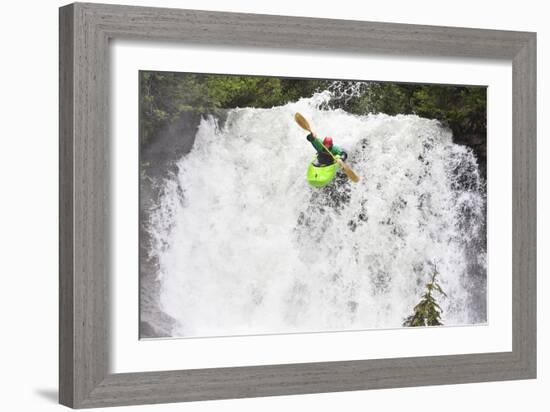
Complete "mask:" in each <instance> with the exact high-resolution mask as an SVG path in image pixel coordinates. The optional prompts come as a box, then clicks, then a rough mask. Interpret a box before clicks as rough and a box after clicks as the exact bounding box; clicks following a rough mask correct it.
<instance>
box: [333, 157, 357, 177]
mask: <svg viewBox="0 0 550 412" xmlns="http://www.w3.org/2000/svg"><path fill="white" fill-rule="evenodd" d="M338 164H339V165H340V167H341V168H342V170H343V171H344V173H345V174H346V176H347V177H349V179H350V180H351V181H352V182H354V183H357V182H358V181H359V176H357V174H356V173H355V172H354V171H353V169H352V168H351V167H349V166H348V165H347V164H345V163H344V161H343V160H342V159H338Z"/></svg>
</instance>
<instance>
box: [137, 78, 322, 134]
mask: <svg viewBox="0 0 550 412" xmlns="http://www.w3.org/2000/svg"><path fill="white" fill-rule="evenodd" d="M328 83H329V82H328V81H325V80H303V79H280V78H275V77H259V76H258V77H257V76H231V75H208V74H207V75H205V74H193V73H165V72H147V71H142V72H140V125H141V126H140V127H141V142H142V143H145V142H148V141H149V140H150V139H151V137H152V136H154V135H155V133H157V132H158V131H159V130H161V129H162V128H163V127H165V126H166V125H168V124H169V123H171V122H173V121H174V120H176V119H178V118H179V117H180V116H181V114H182V113H184V112H187V111H195V112H198V113H208V112H211V111H214V110H216V109H227V108H235V107H257V108H270V107H274V106H280V105H284V104H286V103H288V102H290V101H296V100H298V99H299V98H301V97H309V96H311V95H313V93H315V91H317V90H319V89H321V88H325V87H327V85H328Z"/></svg>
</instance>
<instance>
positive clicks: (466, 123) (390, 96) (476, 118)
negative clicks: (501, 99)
mask: <svg viewBox="0 0 550 412" xmlns="http://www.w3.org/2000/svg"><path fill="white" fill-rule="evenodd" d="M486 107H487V89H486V88H485V87H479V86H446V85H437V84H399V83H375V82H369V83H368V87H367V89H366V91H365V93H362V94H361V95H360V96H358V97H355V98H353V99H351V100H350V101H347V102H346V110H347V111H349V112H352V113H355V114H365V113H386V114H389V115H396V114H417V115H418V116H421V117H426V118H429V119H437V120H439V121H441V122H442V123H443V124H445V125H447V126H448V127H450V128H451V130H452V131H453V134H454V135H455V136H465V135H473V134H481V135H484V134H485V133H486V124H487V112H486Z"/></svg>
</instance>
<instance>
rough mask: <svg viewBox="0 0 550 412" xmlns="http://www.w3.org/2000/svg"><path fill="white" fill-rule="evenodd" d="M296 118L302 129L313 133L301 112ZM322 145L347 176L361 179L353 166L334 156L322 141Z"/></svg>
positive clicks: (355, 179) (351, 178)
mask: <svg viewBox="0 0 550 412" xmlns="http://www.w3.org/2000/svg"><path fill="white" fill-rule="evenodd" d="M294 120H296V123H298V125H299V126H300V127H301V128H302V129H304V130H307V131H308V132H310V133H313V131H312V130H311V126H310V125H309V122H308V121H307V120H306V118H305V117H304V116H302V115H301V114H300V113H296V114H295V115H294ZM321 145H322V146H323V147H324V148H325V150H326V151H327V152H328V154H329V155H331V156H332V158H333V159H334V161H335V162H336V163H338V164H339V165H340V167H341V168H342V170H343V171H344V173H345V174H346V176H347V177H349V178H350V180H351V181H352V182H354V183H357V182H358V181H359V176H357V174H356V173H355V172H354V171H353V170H352V168H351V167H349V166H348V165H347V164H345V163H344V161H343V160H342V159H340V158H337V157H336V156H334V155H333V154H332V152H331V151H330V150H328V149H327V147H326V146H325V145H324V144H323V143H322V142H321Z"/></svg>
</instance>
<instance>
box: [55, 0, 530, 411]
mask: <svg viewBox="0 0 550 412" xmlns="http://www.w3.org/2000/svg"><path fill="white" fill-rule="evenodd" d="M59 26H60V92H59V93H60V179H59V183H60V271H59V276H60V300H59V304H60V308H59V309H60V320H59V321H60V336H59V339H60V371H59V375H60V380H59V382H60V383H59V385H60V402H61V403H62V404H64V405H67V406H71V407H75V408H84V407H99V406H114V405H129V404H143V403H162V402H177V401H194V400H203V399H222V398H241V397H252V396H272V395H288V394H298V393H317V392H327V391H349V390H361V389H376V388H388V387H405V386H420V385H437V384H450V383H465V382H483V381H496V380H509V379H527V378H534V377H535V375H536V290H535V289H536V267H535V258H536V226H535V225H536V164H535V151H536V144H535V138H536V100H535V99H536V36H535V34H533V33H525V32H508V31H498V30H479V29H464V28H451V27H430V26H418V25H403V24H389V23H368V22H357V21H342V20H330V19H312V18H299V17H286V16H266V15H254V14H240V13H218V12H209V11H193V10H176V9H157V8H143V7H128V6H114V5H103V4H84V3H76V4H73V5H69V6H65V7H63V8H61V9H60V20H59ZM117 38H124V39H144V40H155V41H178V42H185V43H194V44H203V45H226V46H246V47H261V48H268V49H269V48H285V49H289V48H292V49H293V50H295V51H296V52H301V51H304V50H314V51H316V52H319V51H321V52H323V51H326V52H328V53H383V54H407V55H421V56H430V57H434V58H437V57H455V58H497V59H505V60H508V61H511V62H512V65H513V99H514V102H513V105H514V107H513V109H514V116H513V150H514V152H513V153H514V154H513V168H514V169H513V199H512V201H513V275H512V276H513V350H512V351H511V352H503V353H490V354H468V355H460V356H437V357H422V358H400V359H382V360H360V361H346V362H322V363H308V364H292V365H269V366H253V367H239V368H218V369H200V370H185V371H168V372H148V373H132V374H110V373H109V353H108V348H109V345H108V332H109V324H108V304H109V276H108V275H109V274H108V273H107V268H108V267H109V259H110V246H109V226H110V221H109V216H110V214H109V190H110V188H109V182H108V180H109V179H108V177H109V164H110V162H109V156H110V149H109V134H108V130H109V129H108V124H109V119H108V113H109V112H108V108H109V84H108V80H109V71H108V69H109V40H110V39H117Z"/></svg>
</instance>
